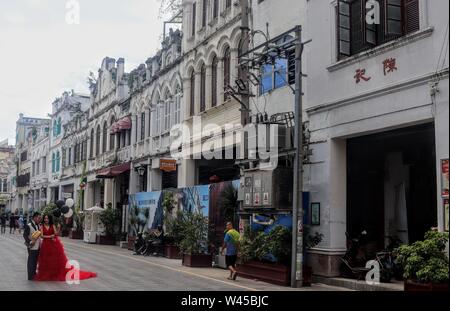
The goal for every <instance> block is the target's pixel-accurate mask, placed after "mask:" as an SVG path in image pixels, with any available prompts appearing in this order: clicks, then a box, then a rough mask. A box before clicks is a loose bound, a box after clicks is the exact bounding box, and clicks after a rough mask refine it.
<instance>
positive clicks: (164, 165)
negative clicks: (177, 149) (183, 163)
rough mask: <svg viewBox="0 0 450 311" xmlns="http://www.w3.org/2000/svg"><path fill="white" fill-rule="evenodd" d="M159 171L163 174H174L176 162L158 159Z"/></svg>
mask: <svg viewBox="0 0 450 311" xmlns="http://www.w3.org/2000/svg"><path fill="white" fill-rule="evenodd" d="M159 169H160V170H161V171H164V172H174V171H176V170H177V160H172V159H160V160H159Z"/></svg>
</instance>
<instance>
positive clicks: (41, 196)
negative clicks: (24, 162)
mask: <svg viewBox="0 0 450 311" xmlns="http://www.w3.org/2000/svg"><path fill="white" fill-rule="evenodd" d="M49 132H50V131H43V132H41V133H40V134H39V135H38V136H37V138H36V141H35V142H34V143H33V145H32V146H31V147H30V161H31V180H30V196H31V197H32V207H33V210H38V209H39V208H41V207H44V206H45V205H46V204H47V191H48V190H47V189H48V185H49V180H48V178H49V172H48V165H49V162H48V161H49V158H48V155H49V148H50V133H49Z"/></svg>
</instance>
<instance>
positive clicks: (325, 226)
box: [303, 139, 347, 277]
mask: <svg viewBox="0 0 450 311" xmlns="http://www.w3.org/2000/svg"><path fill="white" fill-rule="evenodd" d="M317 148H318V149H317V154H316V159H315V160H317V161H321V160H322V159H323V162H322V163H317V164H314V165H311V166H309V167H305V168H306V169H305V171H306V172H307V171H308V169H309V170H310V174H311V176H310V177H309V176H306V174H305V176H304V178H305V179H307V178H310V179H311V180H313V181H312V182H311V183H310V184H309V185H308V184H307V183H305V186H309V189H307V190H308V191H309V192H310V195H311V196H310V200H311V202H318V203H320V209H321V210H320V218H321V219H320V226H319V227H314V230H315V231H317V232H320V233H322V234H323V235H324V236H323V240H322V242H321V243H320V244H319V245H318V246H317V247H315V248H313V249H311V250H308V256H307V261H308V264H309V265H310V266H311V267H312V268H313V270H314V273H315V274H317V275H320V276H326V277H336V276H339V275H340V265H341V260H340V258H341V257H342V255H343V254H344V253H345V251H346V248H347V247H346V235H345V232H346V230H347V142H346V140H344V139H330V140H329V141H328V142H326V143H323V144H322V146H321V147H320V148H319V147H317ZM305 188H306V187H305ZM303 208H304V209H306V208H309V206H304V207H303Z"/></svg>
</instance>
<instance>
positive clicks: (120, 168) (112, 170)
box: [97, 162, 131, 178]
mask: <svg viewBox="0 0 450 311" xmlns="http://www.w3.org/2000/svg"><path fill="white" fill-rule="evenodd" d="M130 168H131V163H130V162H128V163H124V164H121V165H117V166H113V167H109V168H105V169H103V170H100V171H98V172H97V178H114V177H116V176H119V175H120V174H122V173H125V172H128V171H129V170H130Z"/></svg>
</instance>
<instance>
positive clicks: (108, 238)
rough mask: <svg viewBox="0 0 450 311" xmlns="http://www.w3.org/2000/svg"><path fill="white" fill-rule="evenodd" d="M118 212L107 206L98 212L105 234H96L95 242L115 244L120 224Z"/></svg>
mask: <svg viewBox="0 0 450 311" xmlns="http://www.w3.org/2000/svg"><path fill="white" fill-rule="evenodd" d="M119 213H120V212H119V211H118V210H115V209H113V208H112V207H111V206H108V208H106V209H105V210H104V211H103V212H101V214H100V221H101V222H102V224H103V226H104V227H105V235H97V243H98V244H105V245H115V244H116V235H117V233H118V227H119V224H120V218H119V217H120V214H119Z"/></svg>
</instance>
